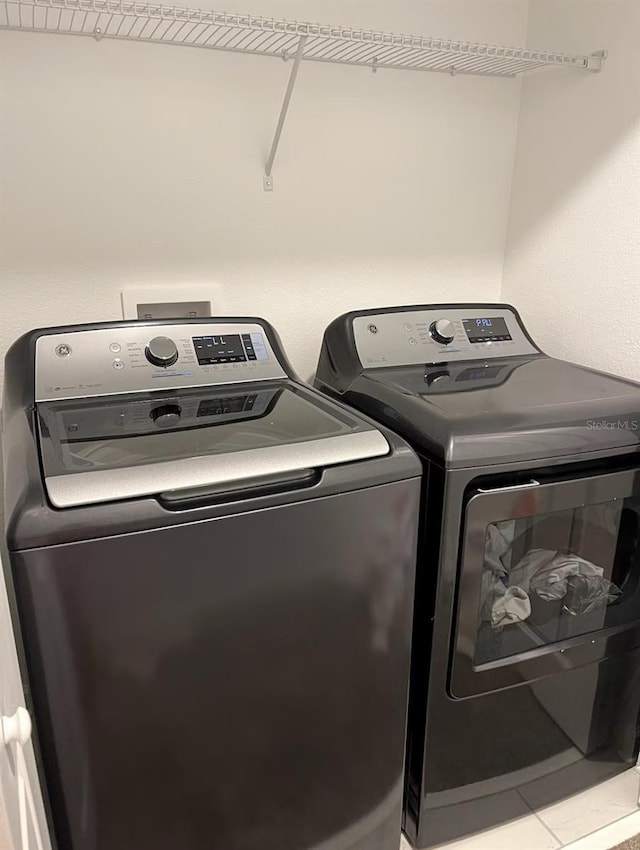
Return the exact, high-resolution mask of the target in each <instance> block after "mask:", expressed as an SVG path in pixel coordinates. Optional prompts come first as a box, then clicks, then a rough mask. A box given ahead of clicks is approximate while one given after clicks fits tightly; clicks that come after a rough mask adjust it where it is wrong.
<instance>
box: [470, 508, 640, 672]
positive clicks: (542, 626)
mask: <svg viewBox="0 0 640 850" xmlns="http://www.w3.org/2000/svg"><path fill="white" fill-rule="evenodd" d="M639 546H640V499H639V498H638V497H635V496H634V497H631V498H628V499H620V500H615V501H611V502H606V503H602V504H597V505H585V506H582V507H578V508H574V509H572V510H563V511H557V512H553V513H547V514H538V515H535V516H530V517H522V518H519V519H510V520H504V521H499V522H494V523H491V524H489V525H488V526H487V528H486V535H485V552H484V566H483V573H482V583H481V591H480V602H479V612H478V633H477V640H476V647H475V656H474V663H475V664H476V665H481V664H486V663H488V662H491V661H496V660H498V659H500V658H505V657H508V656H511V655H517V654H520V653H523V652H528V651H530V650H534V649H537V648H540V647H543V646H546V645H549V644H553V643H556V642H557V641H561V640H565V639H567V638H570V637H575V636H577V635H583V634H589V633H591V632H596V631H599V630H601V629H606V628H609V627H611V626H620V625H625V624H627V623H629V622H631V621H633V620H635V619H638V617H639V615H640V614H639V612H640V607H639V603H640V590H639V588H638V584H639V578H640V557H639V556H640V552H639Z"/></svg>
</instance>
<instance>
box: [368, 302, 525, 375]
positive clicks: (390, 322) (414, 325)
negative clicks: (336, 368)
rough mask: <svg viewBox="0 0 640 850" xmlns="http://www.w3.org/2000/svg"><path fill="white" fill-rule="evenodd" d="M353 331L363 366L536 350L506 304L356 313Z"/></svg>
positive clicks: (443, 360)
mask: <svg viewBox="0 0 640 850" xmlns="http://www.w3.org/2000/svg"><path fill="white" fill-rule="evenodd" d="M353 336H354V339H355V345H356V350H357V352H358V357H359V358H360V362H361V363H362V365H363V366H364V367H365V368H374V367H378V366H413V365H417V364H420V363H422V364H427V363H444V362H456V361H458V360H486V359H488V358H492V357H508V356H510V355H521V354H538V353H539V352H538V349H537V348H536V347H535V346H534V345H532V343H531V342H530V341H529V339H528V337H527V336H526V334H525V332H524V328H523V327H522V325H521V324H520V322H519V321H518V318H517V317H516V315H515V313H513V312H512V311H511V310H509V309H507V308H505V307H491V306H485V307H483V306H482V305H481V304H478V305H474V306H473V307H447V306H443V307H438V306H437V305H434V306H433V307H430V308H428V309H416V310H402V311H399V312H398V311H388V312H380V313H376V314H375V315H362V316H355V317H354V319H353Z"/></svg>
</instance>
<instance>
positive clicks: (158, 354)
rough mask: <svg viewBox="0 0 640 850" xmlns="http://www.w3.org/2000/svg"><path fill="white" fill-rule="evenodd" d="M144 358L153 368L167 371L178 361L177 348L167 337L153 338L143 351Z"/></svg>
mask: <svg viewBox="0 0 640 850" xmlns="http://www.w3.org/2000/svg"><path fill="white" fill-rule="evenodd" d="M144 354H145V357H146V358H147V360H148V361H149V363H152V364H153V365H154V366H162V368H163V369H168V368H169V366H173V364H174V363H175V362H176V361H177V359H178V348H177V346H176V344H175V342H174V341H173V340H172V339H169V337H168V336H154V338H153V339H152V340H151V342H149V343H148V344H147V347H146V348H145V350H144Z"/></svg>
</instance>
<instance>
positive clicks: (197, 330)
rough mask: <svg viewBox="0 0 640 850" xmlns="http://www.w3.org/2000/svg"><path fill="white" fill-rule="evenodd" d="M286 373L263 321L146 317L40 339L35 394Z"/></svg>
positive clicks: (84, 394) (92, 392) (98, 392)
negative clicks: (157, 319) (154, 320)
mask: <svg viewBox="0 0 640 850" xmlns="http://www.w3.org/2000/svg"><path fill="white" fill-rule="evenodd" d="M284 377H286V373H285V371H284V369H283V368H282V366H281V365H280V363H279V361H278V359H277V357H276V355H275V354H274V351H273V349H272V347H271V345H270V343H269V340H268V338H267V335H266V334H265V332H264V329H263V328H262V327H261V326H260V325H258V324H247V325H243V324H239V323H238V324H234V323H222V322H221V323H217V322H208V323H203V324H196V323H193V324H177V323H176V324H175V325H167V324H163V325H153V324H149V323H145V324H141V325H140V326H132V325H123V326H122V327H115V328H93V329H91V330H78V331H70V332H67V333H57V334H48V335H45V336H41V337H39V338H38V339H37V340H36V375H35V378H36V401H52V400H54V399H65V398H91V397H92V396H102V395H116V394H119V393H131V392H143V391H146V390H157V389H173V388H175V389H177V388H182V387H201V386H208V385H219V384H230V383H237V382H242V381H260V380H273V379H277V378H284ZM170 414H171V411H167V412H166V416H167V417H169V416H170Z"/></svg>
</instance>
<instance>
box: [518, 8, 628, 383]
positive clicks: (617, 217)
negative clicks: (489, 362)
mask: <svg viewBox="0 0 640 850" xmlns="http://www.w3.org/2000/svg"><path fill="white" fill-rule="evenodd" d="M530 5H531V11H530V20H529V29H528V43H529V45H530V46H531V47H534V46H536V45H538V46H541V45H542V46H544V47H549V48H555V49H560V50H567V51H576V52H582V51H585V50H587V51H588V50H597V49H599V48H603V47H605V48H608V49H609V54H610V55H609V59H608V61H607V64H606V67H605V70H604V72H603V73H602V74H596V75H593V76H591V75H585V74H578V75H576V74H572V73H571V72H561V73H553V74H540V75H538V76H531V77H528V78H526V80H525V82H524V84H523V89H522V104H521V111H520V126H519V134H518V149H517V159H516V167H515V173H514V184H513V202H512V207H511V216H510V228H509V240H508V248H507V255H506V262H505V271H504V283H503V288H502V296H503V298H504V300H505V301H513V302H514V303H515V304H517V305H519V307H520V308H521V310H522V312H523V314H524V316H525V318H526V320H527V322H528V323H529V325H530V329H531V331H532V333H533V336H534V338H535V339H536V340H537V341H538V342H539V343H540V345H541V347H542V348H543V349H544V350H546V351H547V353H549V354H552V355H556V356H559V357H564V358H567V359H570V360H574V361H578V362H581V363H584V364H586V365H590V366H595V367H597V368H601V369H605V370H610V371H613V372H616V373H619V374H621V375H626V376H629V377H631V378H634V379H636V380H640V333H638V322H639V317H640V2H638V0H531V4H530Z"/></svg>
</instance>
